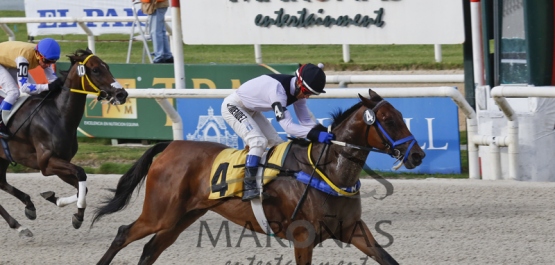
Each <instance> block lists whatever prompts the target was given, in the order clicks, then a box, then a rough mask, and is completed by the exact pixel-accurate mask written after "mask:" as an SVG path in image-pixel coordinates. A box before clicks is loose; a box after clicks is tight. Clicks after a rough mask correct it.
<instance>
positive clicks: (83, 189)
mask: <svg viewBox="0 0 555 265" xmlns="http://www.w3.org/2000/svg"><path fill="white" fill-rule="evenodd" d="M86 196H87V182H86V181H79V197H78V198H77V208H85V207H87V202H85V197H86Z"/></svg>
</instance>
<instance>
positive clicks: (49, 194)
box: [40, 191, 58, 204]
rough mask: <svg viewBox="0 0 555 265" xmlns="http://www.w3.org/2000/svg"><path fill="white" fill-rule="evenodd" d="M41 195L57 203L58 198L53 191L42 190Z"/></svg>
mask: <svg viewBox="0 0 555 265" xmlns="http://www.w3.org/2000/svg"><path fill="white" fill-rule="evenodd" d="M40 196H42V197H43V198H44V199H46V200H47V201H49V202H51V203H53V204H56V200H57V199H58V198H56V193H54V192H53V191H46V192H42V193H41V194H40Z"/></svg>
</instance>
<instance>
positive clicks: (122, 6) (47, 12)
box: [25, 0, 170, 36]
mask: <svg viewBox="0 0 555 265" xmlns="http://www.w3.org/2000/svg"><path fill="white" fill-rule="evenodd" d="M135 8H136V9H137V11H138V12H139V13H138V15H139V16H146V15H145V14H143V12H142V11H141V4H140V3H139V4H135ZM169 13H170V12H168V14H167V15H169ZM25 16H26V17H27V18H35V17H36V18H41V17H74V18H83V17H133V16H134V15H133V1H130V0H88V1H74V0H56V1H43V0H25ZM85 25H86V26H87V27H88V28H89V29H90V30H91V31H92V32H93V33H94V35H95V36H98V35H101V34H111V33H121V34H130V33H131V26H132V25H133V24H132V22H125V23H123V22H88V23H85ZM135 31H136V32H138V28H137V27H135ZM27 33H28V35H29V36H39V35H51V34H63V35H65V34H85V32H84V31H83V29H82V28H81V27H80V26H79V25H77V23H67V22H54V23H45V22H43V23H27Z"/></svg>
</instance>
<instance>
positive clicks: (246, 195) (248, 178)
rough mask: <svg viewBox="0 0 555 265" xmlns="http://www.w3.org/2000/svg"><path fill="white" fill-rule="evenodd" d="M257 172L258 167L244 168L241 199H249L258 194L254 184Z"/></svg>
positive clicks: (258, 191)
mask: <svg viewBox="0 0 555 265" xmlns="http://www.w3.org/2000/svg"><path fill="white" fill-rule="evenodd" d="M257 172H258V167H247V168H245V179H244V180H243V183H244V184H245V186H244V187H243V199H242V200H243V201H250V200H252V199H254V198H256V197H258V196H260V190H259V189H258V187H257V186H256V173H257Z"/></svg>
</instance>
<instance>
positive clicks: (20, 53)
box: [0, 38, 63, 138]
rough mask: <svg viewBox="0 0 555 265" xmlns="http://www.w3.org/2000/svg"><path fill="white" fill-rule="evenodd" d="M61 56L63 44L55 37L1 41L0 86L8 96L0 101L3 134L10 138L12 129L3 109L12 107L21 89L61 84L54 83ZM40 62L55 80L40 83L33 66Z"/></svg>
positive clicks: (35, 89) (35, 91)
mask: <svg viewBox="0 0 555 265" xmlns="http://www.w3.org/2000/svg"><path fill="white" fill-rule="evenodd" d="M58 59H60V45H59V44H58V42H56V41H55V40H54V39H51V38H45V39H42V40H41V41H39V43H38V44H33V43H28V42H22V41H6V42H2V43H0V87H1V88H2V90H3V91H4V92H5V93H6V98H4V101H2V104H0V137H2V138H8V137H9V132H8V130H7V128H6V125H5V124H4V122H3V121H2V112H3V111H11V109H12V107H13V104H14V103H15V101H16V100H17V99H18V98H19V95H20V91H21V92H24V93H28V94H31V95H34V94H39V93H41V92H43V91H48V90H49V88H50V87H56V88H58V87H61V86H62V85H63V84H62V83H61V80H60V81H57V82H56V83H52V82H53V81H54V80H56V78H57V76H56V73H55V71H54V69H53V68H52V65H53V64H54V63H56V61H57V60H58ZM37 66H40V67H41V68H42V69H43V70H44V74H45V75H46V78H47V79H48V82H49V83H51V84H36V83H35V81H34V80H33V78H32V77H31V75H30V74H29V70H31V69H34V68H36V67H37Z"/></svg>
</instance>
